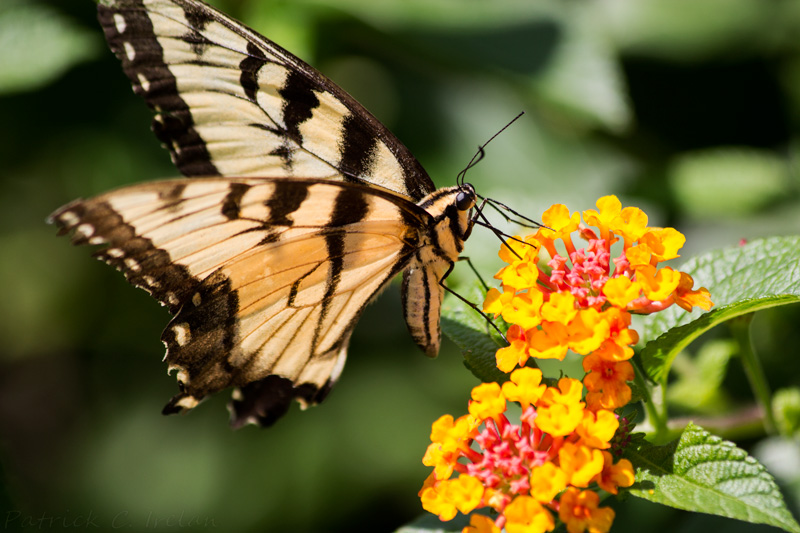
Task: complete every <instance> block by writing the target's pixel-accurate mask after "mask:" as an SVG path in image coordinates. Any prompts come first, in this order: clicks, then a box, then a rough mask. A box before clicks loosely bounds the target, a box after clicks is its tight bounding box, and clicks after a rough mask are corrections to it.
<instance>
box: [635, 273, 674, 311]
mask: <svg viewBox="0 0 800 533" xmlns="http://www.w3.org/2000/svg"><path fill="white" fill-rule="evenodd" d="M636 280H637V281H638V282H639V283H640V284H641V287H642V291H643V292H644V295H645V296H647V298H648V299H650V300H652V301H654V302H658V301H661V300H666V299H667V298H669V296H670V295H671V294H672V293H673V292H675V289H677V288H678V284H679V283H680V280H681V273H680V272H676V271H675V270H672V269H671V268H670V267H664V268H661V269H656V267H654V266H651V265H643V266H640V267H637V268H636Z"/></svg>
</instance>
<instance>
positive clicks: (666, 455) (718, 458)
mask: <svg viewBox="0 0 800 533" xmlns="http://www.w3.org/2000/svg"><path fill="white" fill-rule="evenodd" d="M625 456H626V457H627V458H628V459H629V460H630V461H631V463H632V464H633V466H634V468H635V469H636V483H635V485H634V487H633V488H632V489H631V490H630V492H631V494H633V495H634V496H637V497H639V498H644V499H646V500H649V501H652V502H656V503H661V504H663V505H669V506H670V507H676V508H678V509H685V510H687V511H696V512H701V513H709V514H716V515H719V516H725V517H728V518H736V519H738V520H744V521H746V522H752V523H757V524H769V525H772V526H775V527H779V528H781V529H784V530H785V531H791V532H800V525H798V524H797V522H796V521H795V519H794V518H793V517H792V515H791V514H790V513H789V511H788V509H787V508H786V504H785V502H784V500H783V496H782V495H781V493H780V490H779V489H778V486H777V484H776V483H775V480H774V479H773V478H772V476H771V475H770V474H769V473H768V472H767V470H766V468H765V467H764V466H763V465H762V464H760V463H759V462H757V461H756V460H755V459H753V458H752V457H750V456H749V455H747V452H745V451H744V450H742V449H740V448H737V447H736V446H735V445H734V444H733V443H731V442H728V441H724V440H722V439H720V438H719V437H716V436H714V435H711V434H710V433H708V432H707V431H705V430H704V429H702V428H700V427H698V426H695V425H693V424H689V426H687V428H686V430H685V431H684V432H683V435H681V437H680V439H678V440H677V441H675V442H673V443H671V444H669V445H667V446H654V445H652V444H649V443H647V442H646V441H641V444H640V446H639V447H638V449H636V450H631V449H629V450H628V451H626V454H625Z"/></svg>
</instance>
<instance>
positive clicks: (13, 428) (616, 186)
mask: <svg viewBox="0 0 800 533" xmlns="http://www.w3.org/2000/svg"><path fill="white" fill-rule="evenodd" d="M213 3H214V5H216V6H218V7H220V8H221V9H223V10H224V11H226V12H227V13H230V14H231V15H233V16H234V17H236V18H239V19H241V20H244V21H246V22H247V23H248V24H249V25H250V26H252V27H254V28H255V29H257V30H258V31H259V32H261V33H263V34H265V35H266V36H268V37H270V38H271V39H273V40H275V41H277V42H278V43H279V44H281V45H283V46H284V47H286V48H288V49H289V50H292V51H293V52H294V53H295V54H297V55H298V56H300V57H302V58H304V59H305V60H306V61H308V62H309V63H311V64H313V65H314V66H316V67H317V68H319V69H320V70H321V71H322V72H323V73H325V74H326V75H328V76H329V77H331V78H332V79H333V80H334V81H336V82H337V83H338V84H340V85H341V86H343V87H344V88H345V89H346V90H348V91H350V92H351V93H352V94H353V95H354V96H355V97H356V98H357V99H358V100H360V101H361V102H362V103H363V104H364V105H365V106H366V107H367V108H369V109H370V110H371V111H373V113H374V114H375V115H377V116H378V118H380V119H381V120H382V121H383V122H384V123H385V124H387V125H388V126H389V128H390V129H391V130H392V131H394V132H395V133H396V134H397V135H398V137H400V138H401V139H402V140H403V142H404V143H405V144H406V145H407V146H408V147H409V148H410V149H411V150H412V152H413V153H414V154H415V155H416V156H417V157H418V158H419V159H420V161H421V162H422V163H423V165H424V166H425V167H426V168H427V169H428V171H429V173H430V174H431V176H432V177H433V178H434V180H435V181H436V183H437V185H438V186H447V185H451V184H453V183H454V180H455V176H456V174H457V173H458V171H459V170H461V169H462V168H463V167H464V166H465V165H466V163H467V162H468V160H469V159H470V157H471V156H472V155H473V153H474V152H475V150H476V148H477V146H478V145H479V144H480V143H482V142H483V141H485V140H486V139H488V138H489V137H490V136H491V135H493V134H494V133H495V132H497V131H498V130H499V129H500V128H501V127H502V126H503V125H504V124H506V123H507V122H508V121H509V120H510V119H511V118H513V117H514V116H515V115H516V114H517V113H518V112H519V111H522V110H525V111H526V112H527V114H526V115H525V116H524V117H523V118H522V119H521V120H520V121H518V122H517V123H515V124H514V125H513V127H511V128H510V129H509V130H507V131H506V132H505V133H503V134H502V135H501V136H500V137H499V138H498V139H496V140H495V141H494V142H493V143H492V144H491V145H490V146H489V148H488V150H487V154H486V157H485V159H484V160H483V161H482V162H481V163H480V164H479V165H478V166H477V167H475V168H474V169H472V170H470V172H469V174H468V180H469V181H471V182H472V183H474V184H475V185H476V187H477V188H478V190H479V192H481V193H482V194H484V195H488V196H492V197H494V198H497V199H499V200H501V201H504V202H507V203H510V204H511V205H512V206H514V207H515V208H516V209H518V210H521V211H523V212H525V213H526V214H528V215H529V216H531V217H532V218H539V217H540V216H541V212H542V210H543V209H545V208H547V207H548V206H549V205H550V204H551V203H565V204H567V205H568V206H569V207H570V208H571V209H572V210H582V209H587V208H591V207H593V206H594V201H595V200H596V199H597V198H598V197H600V196H602V195H605V194H612V193H613V194H617V195H618V196H620V197H621V199H622V200H623V203H624V204H625V205H636V206H638V207H641V208H643V209H645V211H646V212H647V213H648V214H649V215H650V223H651V225H671V226H674V227H676V228H678V229H679V230H680V231H682V232H684V233H685V234H686V235H687V238H688V243H687V246H686V247H685V249H684V258H688V257H691V256H692V255H693V254H696V253H699V252H701V251H704V250H707V249H711V248H717V247H720V246H727V245H735V244H737V243H738V242H740V240H741V239H753V238H757V237H760V236H767V235H781V234H793V233H798V232H800V195H799V194H798V190H799V189H800V178H799V177H798V156H800V137H798V135H797V133H798V124H799V123H800V2H798V1H796V0H772V1H767V0H605V1H600V0H595V1H578V0H573V1H565V0H552V1H546V0H542V1H533V0H526V1H514V0H494V1H491V2H489V1H487V0H483V1H482V0H405V1H401V0H386V1H383V0H381V1H365V0H339V1H333V0H329V1H324V0H318V1H312V0H293V1H267V0H226V1H224V0H218V1H215V2H213ZM94 11H95V8H94V4H93V3H92V2H91V1H90V0H80V1H78V0H69V1H65V0H49V1H45V0H2V1H0V141H2V142H0V162H2V166H0V168H2V170H1V171H0V180H2V189H0V190H1V191H2V192H1V193H0V222H1V223H0V289H1V292H0V295H2V297H1V298H0V339H2V342H1V343H0V469H2V487H0V529H8V530H16V529H23V530H31V529H34V528H36V529H50V528H61V527H69V526H72V525H74V526H85V525H88V526H89V527H91V526H93V525H95V524H96V525H98V526H100V528H101V529H107V530H111V529H114V528H115V527H117V526H120V527H124V528H125V529H127V530H128V531H137V530H144V529H150V528H156V527H158V528H161V529H164V530H167V529H174V528H177V527H181V528H183V529H190V528H191V529H196V530H208V529H217V530H224V531H298V532H302V531H354V530H357V531H392V530H394V529H395V528H397V527H400V526H401V525H402V524H404V523H407V522H408V521H410V520H413V519H414V518H415V517H416V516H418V515H419V514H421V513H422V510H421V508H420V505H419V500H418V498H417V496H416V492H417V491H418V489H419V487H420V486H421V484H422V481H423V480H424V479H425V477H426V476H427V474H428V469H427V468H425V467H424V466H423V465H422V464H421V457H422V455H423V453H424V450H425V447H426V445H427V443H428V442H429V440H428V435H429V432H430V424H431V422H432V421H433V420H435V419H436V418H437V417H438V416H440V415H441V414H444V413H451V414H454V415H456V416H457V415H459V414H461V413H463V412H465V410H466V401H467V398H468V394H469V388H470V387H471V386H473V385H474V384H475V379H474V378H473V377H471V375H470V374H469V373H468V372H467V371H466V370H465V369H464V367H463V366H462V364H461V356H460V354H459V353H458V352H457V351H456V350H455V349H454V347H453V346H452V344H451V343H449V342H446V343H445V346H444V348H443V350H442V353H441V355H440V357H439V358H438V359H437V360H435V361H430V360H427V359H426V358H425V357H424V356H423V355H422V354H421V353H419V352H418V350H417V349H416V348H415V347H414V346H413V343H412V341H411V340H410V338H409V336H408V334H407V333H406V331H405V326H404V324H403V320H402V318H401V314H400V305H399V295H398V293H399V291H398V289H397V287H396V286H393V287H390V288H389V289H388V290H387V291H386V293H385V294H384V295H383V296H382V297H381V298H380V299H379V300H378V301H377V302H376V303H374V304H373V305H372V306H371V307H370V308H369V310H368V312H367V313H366V315H365V316H364V318H363V319H362V320H361V322H360V324H359V326H358V328H357V329H356V332H355V335H354V337H353V342H352V345H351V349H350V360H349V362H348V365H347V368H346V370H345V372H344V374H343V376H342V379H341V381H340V383H339V385H338V386H337V387H336V389H334V391H333V393H332V394H331V396H330V397H329V398H328V399H327V400H326V401H325V402H324V403H323V404H322V405H321V406H319V407H315V408H313V409H310V410H308V411H307V412H305V413H302V414H301V413H298V412H296V411H299V409H293V410H292V412H290V414H289V415H288V416H287V417H286V418H284V419H282V420H281V421H280V422H279V423H278V424H277V425H276V426H275V427H273V428H271V429H268V430H259V429H256V428H252V427H248V428H245V429H242V430H239V431H235V432H234V431H231V430H230V429H228V427H227V425H226V422H227V412H226V409H225V404H226V402H227V395H219V397H215V398H212V399H210V400H209V401H207V402H205V403H204V404H203V405H202V406H200V407H199V408H198V409H196V410H195V411H194V412H192V413H191V414H189V415H187V416H177V417H175V416H173V417H162V416H161V415H160V414H159V413H160V409H161V407H162V406H163V404H164V403H165V402H166V401H167V400H168V399H169V398H170V397H171V395H172V394H173V393H174V392H175V391H176V390H177V389H176V385H175V380H174V378H171V377H168V376H166V372H165V371H166V367H165V365H164V364H163V363H162V362H161V358H162V356H163V347H162V345H161V342H160V341H159V337H160V332H161V329H162V328H163V327H164V325H165V324H166V323H167V321H168V314H167V312H166V311H165V310H164V309H163V308H160V307H159V306H158V305H157V304H156V303H155V302H154V301H151V299H150V298H149V296H147V294H145V293H144V292H143V291H139V290H135V289H133V288H131V287H130V286H128V285H127V284H126V283H125V282H124V280H123V278H122V276H120V275H119V274H118V273H116V272H114V271H113V269H111V268H108V267H107V266H105V265H103V264H101V263H100V262H97V261H94V260H92V259H91V258H90V257H89V255H90V254H89V253H88V250H86V249H73V248H72V247H70V246H69V243H68V241H67V240H66V239H57V238H56V237H55V230H54V229H53V228H52V227H49V226H46V225H45V223H44V220H45V217H46V216H47V215H48V214H49V213H50V212H51V211H52V210H54V209H55V208H56V207H58V206H60V205H62V204H64V203H66V202H68V201H70V200H72V199H73V198H76V197H80V196H90V195H93V194H96V193H99V192H102V191H105V190H107V189H109V188H112V187H115V186H119V185H123V184H130V183H135V182H138V181H143V180H150V179H156V178H164V177H172V176H174V175H175V174H176V171H175V169H174V167H173V166H172V165H171V163H170V161H169V157H168V156H167V153H166V151H165V150H162V149H161V148H160V147H159V145H158V142H157V141H156V139H155V138H154V136H153V135H152V134H151V133H150V131H149V123H150V118H151V116H150V113H149V111H148V110H147V108H146V106H145V105H144V104H143V102H141V101H140V100H139V99H138V97H136V96H135V95H134V94H133V93H132V91H131V89H130V86H129V84H128V81H127V79H126V78H125V76H124V75H123V73H122V71H121V68H120V66H119V64H118V62H117V60H116V58H114V57H113V55H112V54H111V53H110V52H108V50H107V49H106V47H105V43H104V41H103V38H102V33H101V30H100V28H99V25H98V24H97V22H96V20H95V14H94ZM497 249H498V243H497V242H496V240H494V237H493V236H491V235H490V234H489V233H488V232H486V231H482V230H480V229H477V230H476V231H475V233H474V236H473V237H472V238H471V240H470V242H469V243H468V250H467V254H468V255H470V256H471V257H472V258H473V259H474V260H476V262H477V263H478V265H479V268H480V269H481V270H482V271H483V272H484V273H487V274H488V275H489V276H490V275H491V273H493V272H494V271H495V270H496V269H497V268H498V267H499V262H498V260H497V258H496V255H495V252H496V250H497ZM782 267H783V265H776V266H775V268H782ZM765 275H768V273H765ZM453 279H454V281H455V282H458V281H459V280H461V281H464V280H471V279H472V276H471V274H470V273H469V271H468V269H467V268H465V266H460V267H459V268H458V269H457V272H456V273H455V275H454V278H453ZM395 285H396V284H395ZM798 324H800V312H798V309H797V306H795V307H794V308H784V309H779V310H776V311H772V312H770V313H763V314H761V315H759V316H758V317H757V318H756V320H755V322H754V328H755V342H756V344H757V347H758V349H759V351H760V353H761V354H762V356H763V358H764V361H765V365H766V369H767V374H768V376H769V379H770V382H771V384H772V386H773V387H774V388H775V389H778V388H781V387H787V386H789V385H797V384H798V383H800V369H798V367H800V365H798V363H797V357H798V355H800V348H798V346H800V333H798V329H800V328H798ZM725 342H726V341H725V333H724V332H716V333H713V334H712V335H711V340H710V341H709V343H707V346H706V348H707V349H709V350H710V349H712V348H713V349H716V350H717V351H716V352H714V353H716V354H717V355H719V354H720V353H722V354H723V356H720V357H722V359H724V360H725V361H726V360H727V356H726V355H724V354H726V353H729V352H730V350H728V351H727V352H726V350H725V348H724V343H725ZM721 343H722V344H721ZM720 346H722V348H720ZM720 350H721V352H720ZM701 355H702V353H701ZM706 356H707V357H706V359H705V361H709V360H710V361H713V360H714V359H713V357H714V356H713V354H712V355H710V356H709V355H708V354H707V353H706ZM708 357H711V359H708ZM722 359H720V361H722ZM691 361H692V359H691V358H687V359H686V361H684V363H683V366H682V367H681V365H680V364H678V363H676V369H680V368H684V369H690V370H691V369H692V368H695V367H693V366H692V363H691ZM714 368H717V369H720V368H722V369H724V368H725V366H724V362H722V363H720V365H718V366H714ZM721 374H722V375H718V376H717V379H718V380H719V383H714V387H713V388H714V391H715V392H714V394H712V396H713V398H711V399H709V398H688V397H686V396H684V397H683V398H680V397H678V398H672V400H673V401H675V402H676V403H675V405H676V408H679V409H682V411H680V412H682V413H686V414H692V413H702V414H704V415H714V414H719V413H725V412H730V411H731V410H734V409H737V408H739V407H743V408H747V406H748V405H751V404H752V399H751V396H750V394H749V392H748V390H747V385H746V381H745V379H744V377H743V375H742V373H741V371H740V370H738V367H737V366H736V365H732V366H731V368H730V370H729V371H728V372H727V373H725V372H721ZM692 375H694V376H695V377H696V376H697V374H692V372H691V371H689V372H688V373H686V372H685V373H684V376H683V379H688V378H687V376H689V377H691V376H692ZM687 390H696V387H689V389H687ZM730 436H732V437H737V442H738V443H739V444H740V445H742V446H745V447H747V448H748V449H750V450H751V452H752V453H755V454H756V455H757V456H758V457H759V459H761V460H763V461H764V462H765V463H766V464H767V465H768V466H769V467H770V468H771V469H772V471H773V473H774V474H776V475H777V476H778V481H779V483H781V484H782V486H783V488H784V489H785V494H786V496H787V499H788V500H789V502H790V505H792V506H793V508H794V509H795V512H796V510H797V508H798V503H799V502H800V452H798V446H797V442H794V443H792V442H791V441H781V440H779V439H777V440H776V439H774V438H766V439H765V438H763V437H764V436H763V432H762V431H761V429H760V428H759V427H758V426H757V425H756V427H752V426H751V427H749V428H745V429H742V430H740V431H739V432H738V433H737V434H735V435H730ZM776 447H777V448H776ZM776 449H778V451H777V452H776V451H775V450H776ZM616 507H617V512H618V519H617V524H616V525H615V529H614V530H615V531H625V530H627V529H631V530H637V531H641V530H645V528H650V529H652V530H656V531H701V530H706V529H708V528H709V527H724V528H726V531H739V530H741V531H755V530H759V529H761V528H758V527H755V526H751V525H747V524H738V523H734V522H733V521H729V520H723V519H717V518H711V517H705V516H697V515H689V514H686V513H681V512H677V511H673V510H670V509H666V508H660V507H657V506H655V505H652V504H646V503H642V502H634V501H629V502H625V503H624V504H622V505H617V506H616ZM87 518H90V519H91V520H89V521H88V523H87ZM25 519H27V522H25V521H24V520H25ZM186 526H190V527H186ZM93 529H94V528H93ZM764 529H765V530H766V528H764Z"/></svg>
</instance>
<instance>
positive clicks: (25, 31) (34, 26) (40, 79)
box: [0, 0, 101, 94]
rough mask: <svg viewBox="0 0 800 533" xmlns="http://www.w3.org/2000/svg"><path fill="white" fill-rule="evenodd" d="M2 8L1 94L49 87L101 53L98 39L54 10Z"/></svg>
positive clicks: (10, 3) (18, 4)
mask: <svg viewBox="0 0 800 533" xmlns="http://www.w3.org/2000/svg"><path fill="white" fill-rule="evenodd" d="M0 5H2V7H0V49H2V50H3V53H2V54H0V94H3V93H10V92H16V91H25V90H31V89H35V88H37V87H41V86H43V85H46V84H48V83H50V82H51V81H53V80H55V79H57V78H58V77H59V76H60V75H61V74H63V73H64V72H66V71H67V70H68V69H70V68H71V67H72V66H74V65H76V64H77V63H80V62H82V61H85V60H87V59H89V58H91V57H92V56H94V55H95V54H96V53H97V52H98V51H99V50H100V49H101V47H100V43H99V39H98V38H96V36H94V35H92V34H91V33H90V32H89V31H87V30H85V29H83V28H80V27H78V26H76V25H75V24H74V23H73V22H71V21H70V20H69V19H67V18H66V17H63V16H62V15H61V14H59V13H58V12H57V11H55V10H53V9H51V8H47V7H44V6H41V5H38V4H36V3H34V2H28V3H22V2H18V1H9V0H4V1H3V2H2V4H0Z"/></svg>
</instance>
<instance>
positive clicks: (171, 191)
mask: <svg viewBox="0 0 800 533" xmlns="http://www.w3.org/2000/svg"><path fill="white" fill-rule="evenodd" d="M429 218H430V215H429V214H428V213H427V212H425V211H424V210H422V209H421V208H419V207H418V206H416V205H415V204H413V203H411V202H408V201H407V200H405V199H403V198H402V197H399V196H398V195H394V194H392V193H388V192H384V191H381V190H377V191H376V190H373V189H370V188H368V187H365V186H360V185H356V184H346V183H338V182H325V181H319V180H297V179H296V180H285V179H257V178H251V179H242V180H230V179H221V178H220V179H205V180H191V179H190V180H172V181H166V182H154V183H149V184H143V185H135V186H132V187H127V188H123V189H119V190H117V191H112V192H111V193H107V194H105V195H101V196H98V197H96V198H93V199H91V200H86V201H77V202H73V203H72V204H69V205H67V206H65V207H64V208H62V209H61V210H60V211H58V212H56V213H55V214H54V215H53V219H54V221H55V222H56V224H58V225H59V227H60V228H61V229H62V230H63V231H67V230H70V229H74V230H75V232H74V239H73V240H74V242H76V244H85V243H92V244H108V247H107V248H105V249H103V250H101V251H100V252H98V257H100V258H101V259H103V260H105V261H106V262H109V263H110V264H112V265H114V266H116V267H118V268H119V269H120V270H122V271H123V272H124V273H125V275H126V276H127V277H128V279H129V280H130V281H131V282H133V283H134V284H136V285H139V286H141V287H143V288H145V289H147V290H149V291H150V292H151V293H153V295H154V296H156V297H157V298H158V299H159V300H161V301H162V303H165V304H166V305H168V306H169V308H170V310H171V311H172V312H173V314H175V317H174V318H173V320H172V321H171V322H170V324H169V326H168V327H167V328H166V330H165V331H164V335H163V336H162V340H163V341H164V343H165V344H166V345H167V355H166V360H167V362H168V363H169V365H170V369H171V370H176V371H177V375H178V381H179V384H180V386H181V394H179V395H178V396H176V397H175V398H174V399H173V401H172V402H171V403H170V405H168V407H167V410H168V411H169V410H179V409H186V408H191V407H194V405H196V403H197V402H198V401H200V400H202V399H203V398H204V397H205V396H207V395H209V394H211V393H214V392H216V391H219V390H221V389H224V388H228V387H241V388H242V389H241V391H240V392H239V394H238V397H239V402H240V404H242V405H243V404H248V405H249V404H255V403H258V404H259V405H261V406H262V407H261V409H262V411H263V412H257V413H256V414H255V415H254V414H253V413H249V414H248V415H242V416H244V417H246V416H250V417H252V416H255V417H256V418H260V419H262V420H263V419H272V418H274V413H273V412H272V411H270V410H275V411H280V412H282V410H285V407H286V406H285V403H287V402H289V401H290V400H292V399H293V398H295V397H300V398H301V399H303V400H304V401H306V402H308V403H312V402H316V401H319V400H321V397H323V396H324V392H326V391H327V390H329V389H330V387H331V386H332V385H333V382H335V380H336V378H337V377H338V373H339V372H340V371H341V367H342V365H343V364H344V359H345V357H346V348H347V341H348V340H349V336H350V333H351V331H352V329H353V327H354V326H355V322H356V320H357V319H358V317H359V316H360V314H361V312H362V311H363V309H364V307H365V305H366V304H367V303H368V302H369V301H370V300H371V299H372V297H373V296H374V295H375V294H376V293H377V292H378V291H379V290H380V289H381V288H382V287H384V286H385V285H386V284H387V283H388V282H389V281H390V280H391V279H392V277H394V275H396V274H397V273H398V272H400V271H401V270H402V269H403V268H404V267H405V266H406V265H407V263H408V262H409V260H411V258H412V256H413V254H414V252H415V251H416V249H417V247H418V245H419V242H420V240H421V239H422V238H423V237H422V235H423V234H424V232H425V228H426V227H427V225H429V224H430V220H429ZM164 264H167V265H170V268H166V269H165V268H163V265H164ZM175 271H180V272H181V273H182V275H183V276H185V279H184V280H183V285H182V286H181V290H180V291H171V292H167V291H166V289H165V288H166V287H173V286H174V285H175V283H174V282H173V278H174V277H175ZM268 376H275V377H273V378H271V379H270V381H271V382H273V383H274V382H275V381H276V379H277V378H282V379H284V380H286V382H287V383H291V384H292V387H291V388H290V389H286V386H284V387H283V389H281V387H280V386H277V387H267V388H264V390H261V389H259V387H257V386H251V387H246V386H247V385H248V384H252V383H255V382H259V381H262V380H264V379H266V378H267V377H268ZM273 389H275V390H274V391H273ZM284 389H285V390H284ZM256 390H258V391H259V392H258V395H259V396H260V397H258V398H250V397H248V394H249V395H251V396H252V395H254V394H255V393H254V392H253V391H256ZM295 393H296V394H295ZM274 396H278V397H280V401H278V398H274ZM264 406H267V407H264ZM264 409H266V411H264ZM237 420H238V415H237Z"/></svg>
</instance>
